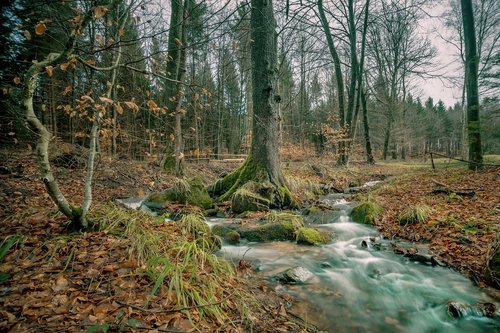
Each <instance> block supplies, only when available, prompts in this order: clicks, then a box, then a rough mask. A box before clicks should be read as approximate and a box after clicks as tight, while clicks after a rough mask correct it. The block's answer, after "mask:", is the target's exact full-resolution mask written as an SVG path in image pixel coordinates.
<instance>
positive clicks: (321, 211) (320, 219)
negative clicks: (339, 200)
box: [303, 206, 341, 224]
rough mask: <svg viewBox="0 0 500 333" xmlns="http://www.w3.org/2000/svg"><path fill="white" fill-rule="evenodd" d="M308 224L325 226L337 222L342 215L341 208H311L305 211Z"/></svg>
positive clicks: (305, 219)
mask: <svg viewBox="0 0 500 333" xmlns="http://www.w3.org/2000/svg"><path fill="white" fill-rule="evenodd" d="M303 215H304V221H305V222H306V223H307V224H325V223H332V222H335V221H336V220H337V219H338V218H339V217H340V215H341V211H340V208H337V207H329V208H324V207H318V206H311V207H309V208H306V209H305V210H304V211H303Z"/></svg>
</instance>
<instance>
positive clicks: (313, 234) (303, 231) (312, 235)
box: [296, 228, 332, 245]
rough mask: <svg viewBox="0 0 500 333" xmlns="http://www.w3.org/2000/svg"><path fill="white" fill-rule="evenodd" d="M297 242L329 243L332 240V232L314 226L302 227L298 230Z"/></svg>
mask: <svg viewBox="0 0 500 333" xmlns="http://www.w3.org/2000/svg"><path fill="white" fill-rule="evenodd" d="M296 239H297V244H305V245H320V244H328V243H329V242H331V240H332V236H331V234H330V233H328V232H326V231H322V230H317V229H313V228H300V229H299V230H298V231H297V237H296Z"/></svg>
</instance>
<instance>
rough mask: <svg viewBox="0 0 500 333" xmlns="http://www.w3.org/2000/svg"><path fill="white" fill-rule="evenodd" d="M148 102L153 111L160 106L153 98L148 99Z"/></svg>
mask: <svg viewBox="0 0 500 333" xmlns="http://www.w3.org/2000/svg"><path fill="white" fill-rule="evenodd" d="M146 104H147V105H148V106H149V108H150V109H151V110H152V111H154V110H156V109H157V108H158V105H156V103H155V102H154V101H153V100H152V99H150V100H148V101H147V102H146Z"/></svg>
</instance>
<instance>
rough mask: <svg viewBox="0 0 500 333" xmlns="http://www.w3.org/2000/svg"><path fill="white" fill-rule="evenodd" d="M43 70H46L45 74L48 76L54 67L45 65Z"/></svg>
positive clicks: (50, 75)
mask: <svg viewBox="0 0 500 333" xmlns="http://www.w3.org/2000/svg"><path fill="white" fill-rule="evenodd" d="M45 71H46V72H47V75H48V76H49V77H52V72H53V71H54V67H52V66H47V67H45Z"/></svg>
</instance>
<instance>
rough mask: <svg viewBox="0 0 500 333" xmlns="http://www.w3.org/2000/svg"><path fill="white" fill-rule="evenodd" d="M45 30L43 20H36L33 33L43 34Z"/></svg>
mask: <svg viewBox="0 0 500 333" xmlns="http://www.w3.org/2000/svg"><path fill="white" fill-rule="evenodd" d="M46 31H47V26H46V25H45V23H43V22H38V23H37V25H35V33H36V34H37V35H38V36H41V35H43V34H44V33H45V32H46Z"/></svg>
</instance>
